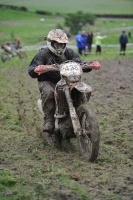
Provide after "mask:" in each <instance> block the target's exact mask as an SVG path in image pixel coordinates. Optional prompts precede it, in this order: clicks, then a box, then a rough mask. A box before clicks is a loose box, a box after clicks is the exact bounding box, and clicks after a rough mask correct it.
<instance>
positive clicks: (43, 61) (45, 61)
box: [28, 47, 91, 83]
mask: <svg viewBox="0 0 133 200" xmlns="http://www.w3.org/2000/svg"><path fill="white" fill-rule="evenodd" d="M67 60H73V61H75V62H78V63H84V64H85V62H84V61H83V60H81V59H80V57H79V56H78V54H77V53H75V52H74V51H73V50H72V49H70V48H66V50H65V53H64V55H62V56H60V57H59V56H56V55H55V54H54V53H52V52H51V51H50V50H49V49H48V47H45V48H42V49H41V50H40V51H39V52H38V53H37V54H36V55H35V57H34V58H33V60H32V61H31V63H30V65H29V68H28V73H29V75H30V76H31V77H32V78H37V79H38V81H39V82H41V81H50V82H52V83H57V82H58V81H59V80H60V79H61V76H60V72H59V71H49V72H46V73H43V74H41V75H38V74H37V73H36V72H34V70H35V68H36V67H37V66H38V65H51V64H61V63H63V62H64V61H67ZM87 63H88V62H87ZM89 71H91V69H88V70H87V71H86V72H89Z"/></svg>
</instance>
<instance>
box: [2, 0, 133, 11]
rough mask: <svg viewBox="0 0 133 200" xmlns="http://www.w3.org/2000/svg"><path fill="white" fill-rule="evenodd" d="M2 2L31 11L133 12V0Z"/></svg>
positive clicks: (9, 0)
mask: <svg viewBox="0 0 133 200" xmlns="http://www.w3.org/2000/svg"><path fill="white" fill-rule="evenodd" d="M0 3H1V4H7V5H16V6H25V7H27V8H28V9H29V10H30V11H35V10H44V11H49V12H53V13H57V12H60V13H73V12H77V11H79V10H82V11H83V12H92V13H96V14H98V13H100V14H103V13H104V14H108V13H109V14H110V13H111V14H133V12H132V11H133V10H132V8H133V2H132V0H111V1H107V0H106V1H105V0H99V1H97V0H93V1H92V0H83V1H82V2H81V1H80V0H76V1H71V0H67V1H63V2H62V0H58V1H57V0H56V1H53V0H45V1H44V0H38V1H32V0H31V1H27V0H23V1H20V0H1V1H0Z"/></svg>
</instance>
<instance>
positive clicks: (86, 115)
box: [77, 104, 100, 162]
mask: <svg viewBox="0 0 133 200" xmlns="http://www.w3.org/2000/svg"><path fill="white" fill-rule="evenodd" d="M77 114H78V117H79V121H80V125H81V128H82V135H80V136H78V137H77V140H78V145H79V149H80V152H81V155H82V156H83V157H84V158H85V159H87V160H89V161H91V162H94V161H95V160H96V158H97V157H98V153H99V143H100V133H99V126H98V122H97V119H96V116H95V115H94V113H93V111H92V110H91V109H90V108H89V106H88V105H87V104H83V105H81V106H79V108H78V109H77Z"/></svg>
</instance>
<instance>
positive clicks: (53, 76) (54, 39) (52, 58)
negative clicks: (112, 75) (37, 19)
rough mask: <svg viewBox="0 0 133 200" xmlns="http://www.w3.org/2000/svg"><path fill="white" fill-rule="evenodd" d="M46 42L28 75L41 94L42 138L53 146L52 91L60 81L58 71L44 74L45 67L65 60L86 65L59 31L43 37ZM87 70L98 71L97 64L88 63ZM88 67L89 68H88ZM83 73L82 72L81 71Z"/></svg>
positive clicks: (53, 101)
mask: <svg viewBox="0 0 133 200" xmlns="http://www.w3.org/2000/svg"><path fill="white" fill-rule="evenodd" d="M44 39H45V40H46V41H47V47H45V48H42V49H41V50H40V51H39V52H38V53H37V54H36V55H35V57H34V58H33V60H32V61H31V63H30V65H29V67H28V73H29V75H30V76H31V77H32V78H37V80H38V86H39V90H40V93H41V99H42V109H43V112H44V129H43V134H42V137H43V138H46V140H47V143H48V144H50V145H53V144H54V142H53V138H52V132H53V130H54V121H55V119H54V113H55V98H54V89H55V85H56V83H57V82H58V81H59V80H60V78H61V77H60V73H59V72H58V71H49V72H47V73H44V72H45V68H46V65H48V66H49V67H50V66H51V65H52V66H55V65H56V64H61V63H62V62H64V61H66V60H73V61H76V62H78V63H86V62H85V61H82V60H81V59H80V57H79V56H78V54H77V53H75V52H74V51H73V50H72V49H71V48H68V47H66V44H67V43H68V42H69V41H68V37H67V35H66V33H65V32H64V31H63V30H61V29H54V30H51V31H50V32H49V33H48V36H47V37H44ZM87 65H88V69H87V70H86V71H85V72H90V71H91V70H92V69H96V70H98V69H100V64H99V62H97V61H95V62H88V64H87ZM89 65H90V66H89ZM83 71H84V70H83Z"/></svg>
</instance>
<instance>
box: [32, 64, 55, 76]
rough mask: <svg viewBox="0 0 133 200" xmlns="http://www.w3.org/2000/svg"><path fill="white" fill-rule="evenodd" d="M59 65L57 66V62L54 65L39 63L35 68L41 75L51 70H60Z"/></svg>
mask: <svg viewBox="0 0 133 200" xmlns="http://www.w3.org/2000/svg"><path fill="white" fill-rule="evenodd" d="M58 70H59V69H58V67H56V65H55V64H53V65H38V66H37V67H36V68H35V70H34V71H35V72H36V73H37V74H38V75H40V74H43V73H46V72H49V71H58Z"/></svg>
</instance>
